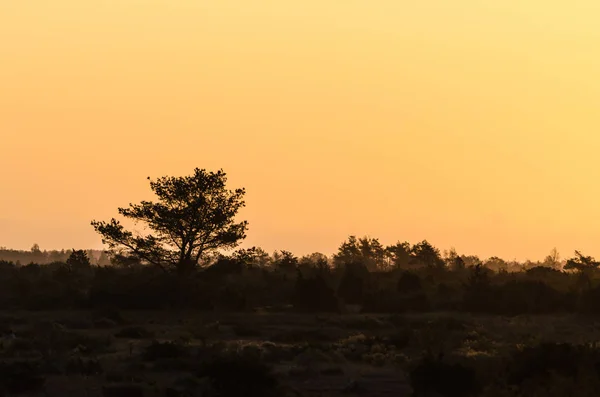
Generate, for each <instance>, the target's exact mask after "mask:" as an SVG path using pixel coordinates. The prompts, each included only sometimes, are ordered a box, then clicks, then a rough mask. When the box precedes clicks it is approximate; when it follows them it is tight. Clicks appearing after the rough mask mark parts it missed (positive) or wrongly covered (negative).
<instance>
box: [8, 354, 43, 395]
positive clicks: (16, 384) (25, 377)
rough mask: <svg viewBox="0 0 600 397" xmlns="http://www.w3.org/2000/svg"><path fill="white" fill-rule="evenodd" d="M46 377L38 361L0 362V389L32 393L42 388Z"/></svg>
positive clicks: (16, 392) (11, 392) (12, 392)
mask: <svg viewBox="0 0 600 397" xmlns="http://www.w3.org/2000/svg"><path fill="white" fill-rule="evenodd" d="M45 381H46V379H45V378H44V377H43V376H42V374H41V367H40V363H39V362H35V361H12V362H0V390H2V391H4V392H5V393H6V392H8V393H10V394H24V393H34V392H38V391H40V390H42V389H43V387H44V383H45Z"/></svg>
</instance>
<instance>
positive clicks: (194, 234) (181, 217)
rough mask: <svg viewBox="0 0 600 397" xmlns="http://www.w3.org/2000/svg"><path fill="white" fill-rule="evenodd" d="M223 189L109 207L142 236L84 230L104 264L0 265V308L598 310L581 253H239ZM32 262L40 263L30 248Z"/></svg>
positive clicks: (238, 226) (171, 190) (196, 184)
mask: <svg viewBox="0 0 600 397" xmlns="http://www.w3.org/2000/svg"><path fill="white" fill-rule="evenodd" d="M148 179H150V178H148ZM226 185H227V176H226V174H225V173H224V172H223V171H222V170H219V171H217V172H208V171H206V170H203V169H195V170H194V173H193V174H192V175H189V176H184V177H162V178H159V179H157V180H150V188H151V189H152V191H153V192H154V193H155V195H156V197H157V201H142V202H141V203H138V204H130V205H129V207H126V208H119V209H118V212H119V214H120V215H121V216H123V217H125V218H129V219H132V220H133V221H135V223H137V224H142V225H143V226H144V227H145V228H144V229H145V230H148V232H147V233H146V234H141V233H140V232H138V231H135V230H128V229H126V228H125V227H124V226H123V225H122V224H121V223H120V221H118V220H117V219H114V218H113V219H111V220H109V221H92V226H93V227H94V229H95V230H96V231H97V232H98V233H99V234H100V235H101V237H102V240H103V243H105V244H106V246H107V247H108V250H107V251H106V252H105V253H103V255H104V257H103V263H100V261H99V259H100V256H98V257H97V258H96V259H95V260H94V259H92V258H91V257H90V252H86V251H83V250H71V251H70V252H69V253H68V256H67V257H66V258H65V257H64V255H66V252H64V253H61V255H63V256H61V257H54V260H52V261H47V260H46V261H45V262H42V261H36V260H31V262H29V263H28V264H27V265H23V264H22V263H16V262H15V261H11V260H3V261H0V268H1V271H0V287H1V289H0V307H4V308H7V307H10V308H27V309H45V308H90V307H100V306H101V307H106V306H110V307H117V308H126V309H156V308H172V307H188V308H194V309H202V310H256V309H257V308H261V310H294V311H304V312H306V311H309V312H319V311H329V312H330V311H337V312H340V311H348V310H362V311H364V312H405V311H431V310H457V311H475V312H477V311H479V312H488V313H502V314H518V313H548V312H561V311H566V312H594V311H595V310H597V306H598V307H599V308H600V305H599V304H597V303H595V302H596V296H600V282H599V280H600V277H599V274H598V266H599V264H600V263H599V262H597V261H596V260H595V259H594V258H592V257H590V256H585V255H583V254H582V253H580V252H576V253H575V256H574V257H572V258H570V259H567V260H561V259H560V256H559V255H558V252H557V251H556V250H553V251H552V252H551V253H550V254H549V255H548V256H547V257H546V258H545V259H544V261H541V262H530V261H528V262H524V263H518V262H516V261H513V262H507V261H504V260H502V259H500V258H498V257H492V258H489V259H487V260H485V261H481V260H480V259H479V258H478V257H476V256H472V255H471V256H469V255H459V254H458V253H457V252H456V251H455V250H453V249H451V250H449V251H445V252H443V253H442V252H440V250H439V249H437V248H436V247H434V246H433V245H432V244H430V243H429V242H428V241H426V240H424V241H421V242H418V243H416V244H410V243H408V242H398V243H396V244H393V245H389V246H384V245H382V244H381V243H380V242H379V240H378V239H376V238H371V237H361V238H358V237H356V236H350V237H349V238H348V239H347V240H346V241H344V242H343V243H342V244H341V245H340V246H339V248H338V250H337V252H336V254H335V255H333V256H332V257H327V256H326V255H323V254H321V253H314V254H311V255H306V256H303V257H297V256H295V255H294V254H293V253H292V252H289V251H276V252H275V253H273V254H271V255H270V254H268V253H267V252H265V251H264V250H262V249H261V248H258V247H253V248H245V249H240V248H238V246H239V244H240V242H241V241H243V239H244V238H245V237H246V232H247V230H248V222H246V221H243V220H242V221H240V220H237V219H236V218H237V215H238V212H239V210H240V209H241V208H242V207H244V206H245V202H244V195H245V190H244V189H243V188H238V189H234V190H229V189H228V188H227V186H226ZM31 253H32V256H31V258H46V259H47V258H48V257H50V255H48V254H44V255H41V250H39V247H34V249H32V250H31ZM35 255H37V257H36V256H35ZM43 263H46V264H45V265H43ZM599 302H600V301H599ZM598 311H599V312H600V310H598Z"/></svg>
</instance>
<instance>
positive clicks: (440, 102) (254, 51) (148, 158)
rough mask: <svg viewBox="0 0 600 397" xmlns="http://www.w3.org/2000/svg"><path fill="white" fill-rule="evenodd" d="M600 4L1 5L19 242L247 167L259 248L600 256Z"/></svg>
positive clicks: (184, 1)
mask: <svg viewBox="0 0 600 397" xmlns="http://www.w3.org/2000/svg"><path fill="white" fill-rule="evenodd" d="M598 21H600V2H598V1H597V0H574V1H570V2H565V1H549V0H544V1H542V0H527V1H523V0H504V1H495V0H494V1H492V0H487V1H484V0H459V1H448V0H420V1H403V0H369V1H367V0H360V1H359V0H344V1H342V0H336V1H334V0H302V1H296V0H294V1H292V0H252V1H248V0H237V1H232V0H218V1H204V0H177V1H173V0H160V1H159V0H112V1H109V0H104V1H100V0H87V1H82V0H52V1H48V0H18V1H15V0H0V246H8V247H12V248H22V249H28V248H30V247H31V245H32V244H33V243H38V244H40V246H41V248H42V249H44V248H46V249H51V248H63V247H64V248H72V247H75V248H79V247H90V248H91V247H100V241H99V238H98V237H97V236H96V235H95V234H94V231H93V229H92V228H91V226H90V225H89V222H90V220H91V219H99V220H100V219H103V220H104V219H105V220H108V219H109V218H110V217H111V216H114V215H116V208H117V207H118V206H123V205H127V204H128V203H129V202H132V201H139V200H140V199H144V198H148V192H149V189H148V185H147V181H146V177H147V176H152V177H158V176H162V175H184V174H189V173H190V172H191V171H192V169H193V168H194V167H200V168H207V169H211V170H216V169H218V168H223V169H224V170H225V171H226V172H227V173H228V174H229V180H230V183H231V187H238V186H244V187H246V188H247V191H248V194H247V208H245V209H244V211H243V213H242V216H243V217H245V218H246V219H248V220H249V222H250V231H249V237H248V239H247V244H246V245H260V246H262V247H264V248H265V249H267V250H268V251H272V250H274V249H288V250H292V251H294V252H295V253H297V254H304V253H309V252H313V251H322V252H325V253H331V252H333V251H334V250H335V249H336V248H337V246H338V245H339V243H341V242H342V240H344V238H346V236H348V235H349V234H358V235H365V234H368V235H371V236H373V237H379V238H380V240H381V241H382V242H383V243H393V242H395V241H396V240H408V241H411V242H413V243H414V242H417V241H419V240H422V239H425V238H426V239H428V240H429V241H430V242H432V243H433V244H434V245H436V246H438V247H440V248H441V249H446V248H449V247H451V246H454V247H456V249H457V250H458V251H459V252H461V253H474V254H479V255H481V256H482V257H488V256H491V255H499V256H502V257H505V258H506V259H513V258H517V259H525V258H530V259H542V258H543V256H544V255H546V254H547V253H548V252H549V251H550V250H551V249H552V248H553V247H555V246H556V247H557V248H558V249H559V251H560V252H561V253H562V254H563V255H566V256H568V255H570V254H571V253H572V251H573V250H574V249H580V250H582V251H584V252H585V253H589V254H592V255H600V128H599V127H600V55H599V54H600V52H599V49H600V24H599V23H598Z"/></svg>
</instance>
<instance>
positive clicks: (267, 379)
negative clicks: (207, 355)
mask: <svg viewBox="0 0 600 397" xmlns="http://www.w3.org/2000/svg"><path fill="white" fill-rule="evenodd" d="M197 375H198V376H199V377H200V378H204V377H206V378H208V379H209V380H210V383H211V385H212V387H213V389H214V390H215V391H216V393H217V395H219V396H227V397H245V396H261V397H272V396H277V395H278V382H277V379H276V377H275V376H274V375H273V373H272V372H271V368H270V367H269V366H267V365H266V364H265V363H263V362H262V361H260V360H256V359H250V358H246V357H243V356H240V355H237V354H225V355H221V356H217V357H215V358H213V359H212V360H210V361H209V362H207V363H204V364H203V365H202V366H201V368H200V369H199V371H198V372H197Z"/></svg>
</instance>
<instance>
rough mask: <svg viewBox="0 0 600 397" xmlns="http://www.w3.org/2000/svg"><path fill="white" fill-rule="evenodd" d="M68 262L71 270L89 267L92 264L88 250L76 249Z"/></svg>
mask: <svg viewBox="0 0 600 397" xmlns="http://www.w3.org/2000/svg"><path fill="white" fill-rule="evenodd" d="M66 264H67V268H68V269H69V271H74V270H80V269H89V268H90V267H91V266H92V264H91V262H90V258H89V256H88V254H87V252H85V251H84V250H75V249H73V252H71V255H69V258H68V259H67V262H66Z"/></svg>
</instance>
